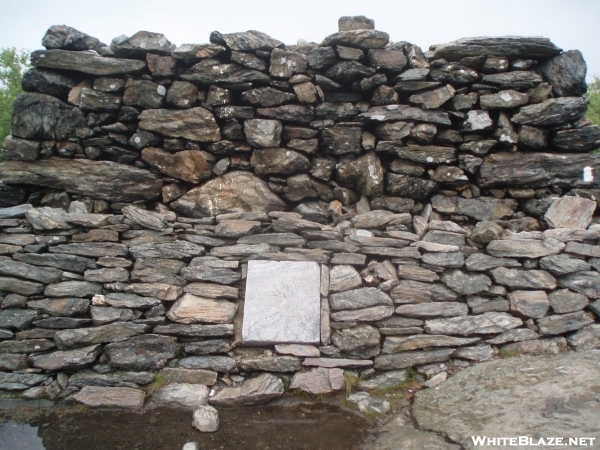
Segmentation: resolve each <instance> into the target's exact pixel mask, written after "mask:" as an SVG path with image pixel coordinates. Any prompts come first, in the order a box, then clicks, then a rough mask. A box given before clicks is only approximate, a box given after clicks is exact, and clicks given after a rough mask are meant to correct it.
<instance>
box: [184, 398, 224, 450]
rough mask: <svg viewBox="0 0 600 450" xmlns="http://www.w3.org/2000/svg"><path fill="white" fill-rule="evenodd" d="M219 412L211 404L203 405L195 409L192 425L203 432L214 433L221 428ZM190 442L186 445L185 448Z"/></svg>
mask: <svg viewBox="0 0 600 450" xmlns="http://www.w3.org/2000/svg"><path fill="white" fill-rule="evenodd" d="M219 424H220V422H219V412H218V411H217V410H216V409H215V408H213V407H212V406H209V405H201V406H198V407H196V409H194V415H193V416H192V426H193V427H194V428H196V429H197V430H199V431H201V432H203V433H214V432H215V431H217V430H218V429H219ZM187 446H188V444H186V445H185V446H184V450H189V449H185V447H187Z"/></svg>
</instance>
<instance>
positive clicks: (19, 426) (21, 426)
mask: <svg viewBox="0 0 600 450" xmlns="http://www.w3.org/2000/svg"><path fill="white" fill-rule="evenodd" d="M0 450H45V447H44V443H43V441H42V438H41V437H39V436H38V427H34V426H31V425H29V424H27V423H17V422H13V421H8V422H4V423H2V424H0Z"/></svg>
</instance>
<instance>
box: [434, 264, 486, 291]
mask: <svg viewBox="0 0 600 450" xmlns="http://www.w3.org/2000/svg"><path fill="white" fill-rule="evenodd" d="M441 280H442V282H443V283H444V284H445V285H446V286H448V287H449V288H450V289H453V290H454V291H456V292H458V293H459V294H463V295H469V294H478V293H479V292H485V291H487V290H488V289H489V288H490V286H491V285H492V280H490V279H489V277H487V276H486V275H483V274H468V273H465V272H462V271H460V270H452V271H450V272H445V273H444V274H443V275H442V277H441Z"/></svg>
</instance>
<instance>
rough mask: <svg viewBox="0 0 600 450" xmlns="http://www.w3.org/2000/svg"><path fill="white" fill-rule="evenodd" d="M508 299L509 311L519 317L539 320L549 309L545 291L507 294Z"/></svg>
mask: <svg viewBox="0 0 600 450" xmlns="http://www.w3.org/2000/svg"><path fill="white" fill-rule="evenodd" d="M508 298H509V299H510V311H511V312H513V313H516V314H517V315H520V316H525V317H532V318H535V319H540V318H542V317H544V316H545V315H546V313H547V312H548V309H549V308H550V302H549V301H548V296H547V295H546V292H545V291H513V292H511V293H510V294H508Z"/></svg>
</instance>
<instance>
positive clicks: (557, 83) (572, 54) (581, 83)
mask: <svg viewBox="0 0 600 450" xmlns="http://www.w3.org/2000/svg"><path fill="white" fill-rule="evenodd" d="M540 69H541V70H542V73H543V74H544V77H545V78H546V80H548V82H549V83H550V84H551V85H552V88H553V90H554V93H555V94H556V95H557V96H558V97H568V96H578V95H583V94H585V92H586V91H587V86H586V84H585V75H586V71H587V66H586V64H585V60H584V59H583V55H582V54H581V52H580V51H579V50H569V51H567V52H563V53H561V54H560V55H557V56H555V57H553V58H550V59H547V60H546V61H544V62H543V63H542V64H541V65H540Z"/></svg>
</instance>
